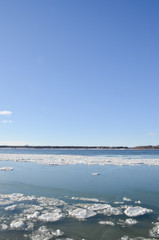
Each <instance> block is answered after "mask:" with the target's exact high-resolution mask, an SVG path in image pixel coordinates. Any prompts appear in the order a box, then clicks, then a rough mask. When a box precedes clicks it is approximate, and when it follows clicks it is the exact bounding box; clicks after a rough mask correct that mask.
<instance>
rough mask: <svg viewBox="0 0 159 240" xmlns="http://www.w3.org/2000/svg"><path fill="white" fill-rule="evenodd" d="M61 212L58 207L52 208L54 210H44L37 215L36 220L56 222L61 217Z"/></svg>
mask: <svg viewBox="0 0 159 240" xmlns="http://www.w3.org/2000/svg"><path fill="white" fill-rule="evenodd" d="M62 217H63V214H62V213H61V210H60V209H56V210H54V212H51V213H50V212H46V213H44V214H42V215H40V216H39V217H38V220H41V221H46V222H56V221H59V220H60V219H62Z"/></svg>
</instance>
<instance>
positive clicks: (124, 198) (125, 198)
mask: <svg viewBox="0 0 159 240" xmlns="http://www.w3.org/2000/svg"><path fill="white" fill-rule="evenodd" d="M123 201H126V202H131V201H132V200H131V199H130V198H127V197H123Z"/></svg>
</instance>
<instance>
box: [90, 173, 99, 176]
mask: <svg viewBox="0 0 159 240" xmlns="http://www.w3.org/2000/svg"><path fill="white" fill-rule="evenodd" d="M92 175H95V176H98V175H100V174H99V173H97V172H94V173H92Z"/></svg>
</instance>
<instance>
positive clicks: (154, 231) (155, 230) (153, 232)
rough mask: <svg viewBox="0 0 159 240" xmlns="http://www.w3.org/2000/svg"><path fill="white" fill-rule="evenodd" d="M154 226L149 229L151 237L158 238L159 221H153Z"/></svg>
mask: <svg viewBox="0 0 159 240" xmlns="http://www.w3.org/2000/svg"><path fill="white" fill-rule="evenodd" d="M153 224H154V225H155V226H154V227H153V228H152V229H151V230H150V231H149V233H150V236H151V237H155V238H159V222H156V223H153Z"/></svg>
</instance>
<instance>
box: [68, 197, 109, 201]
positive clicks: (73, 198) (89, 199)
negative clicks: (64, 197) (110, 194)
mask: <svg viewBox="0 0 159 240" xmlns="http://www.w3.org/2000/svg"><path fill="white" fill-rule="evenodd" d="M72 200H80V201H86V202H105V201H100V200H99V199H97V198H83V197H72Z"/></svg>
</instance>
